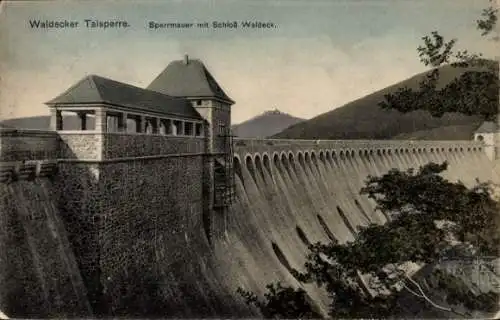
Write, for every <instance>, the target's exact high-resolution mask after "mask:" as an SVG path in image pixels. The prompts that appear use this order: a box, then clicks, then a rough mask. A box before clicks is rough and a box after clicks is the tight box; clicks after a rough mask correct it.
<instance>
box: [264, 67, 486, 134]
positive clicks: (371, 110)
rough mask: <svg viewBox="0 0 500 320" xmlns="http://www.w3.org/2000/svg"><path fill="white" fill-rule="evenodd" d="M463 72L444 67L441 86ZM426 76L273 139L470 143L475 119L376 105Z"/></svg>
mask: <svg viewBox="0 0 500 320" xmlns="http://www.w3.org/2000/svg"><path fill="white" fill-rule="evenodd" d="M466 70H470V69H464V68H455V67H452V66H444V67H442V68H441V69H440V79H439V81H440V84H441V85H443V84H446V83H449V82H450V81H451V80H452V79H455V78H457V77H459V76H460V75H461V74H463V73H464V72H465V71H466ZM425 75H426V73H421V74H417V75H415V76H413V77H411V78H409V79H406V80H404V81H402V82H399V83H397V84H394V85H392V86H389V87H387V88H384V89H382V90H379V91H377V92H374V93H372V94H370V95H367V96H365V97H363V98H360V99H358V100H355V101H352V102H349V103H347V104H345V105H344V106H342V107H339V108H336V109H334V110H332V111H329V112H326V113H323V114H321V115H319V116H317V117H315V118H312V119H310V120H308V121H304V122H302V123H298V124H296V125H293V126H291V127H289V128H287V129H285V130H283V131H282V132H280V133H278V134H276V135H274V136H273V138H281V139H396V138H397V139H408V138H413V139H451V140H458V139H469V138H471V137H472V135H473V132H474V130H476V129H477V128H478V127H479V126H480V124H481V122H482V121H481V120H480V119H479V118H478V117H475V116H465V115H462V114H456V113H448V114H445V115H444V116H443V117H442V118H434V117H432V116H431V115H430V114H429V113H427V112H424V111H415V112H410V113H406V114H404V113H400V112H398V111H395V110H383V109H382V108H380V107H379V106H378V103H379V102H381V101H383V100H384V95H385V94H387V93H392V92H395V91H396V90H397V89H399V88H402V87H405V86H408V87H410V88H414V89H415V88H418V84H419V83H420V82H421V81H422V79H424V77H425ZM441 135H442V136H441Z"/></svg>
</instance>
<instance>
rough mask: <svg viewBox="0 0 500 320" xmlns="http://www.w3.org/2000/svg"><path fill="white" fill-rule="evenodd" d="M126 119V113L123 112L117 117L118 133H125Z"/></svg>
mask: <svg viewBox="0 0 500 320" xmlns="http://www.w3.org/2000/svg"><path fill="white" fill-rule="evenodd" d="M127 117H128V114H127V113H126V112H123V113H121V114H120V115H119V118H118V131H120V132H127Z"/></svg>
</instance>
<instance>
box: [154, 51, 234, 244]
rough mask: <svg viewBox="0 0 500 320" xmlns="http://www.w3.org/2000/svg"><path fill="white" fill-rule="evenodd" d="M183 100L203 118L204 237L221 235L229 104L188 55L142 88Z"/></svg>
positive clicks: (227, 192)
mask: <svg viewBox="0 0 500 320" xmlns="http://www.w3.org/2000/svg"><path fill="white" fill-rule="evenodd" d="M146 89H148V90H152V91H157V92H160V93H163V94H165V95H168V96H171V97H178V98H182V99H186V100H188V101H190V102H191V105H192V106H193V107H194V108H195V109H196V111H198V113H199V114H200V115H201V117H202V118H203V119H204V120H205V126H204V128H205V137H206V140H205V161H204V165H205V170H204V172H205V176H204V179H203V180H204V186H203V190H204V203H205V208H204V211H205V212H204V225H205V231H206V233H207V236H208V237H209V238H211V237H212V236H216V237H220V236H223V235H224V234H225V231H226V224H227V210H226V209H227V207H228V205H229V202H230V199H231V198H232V192H233V186H232V183H233V178H232V158H233V157H232V143H231V106H232V105H233V104H234V101H233V100H232V99H231V98H229V96H228V95H227V94H226V93H225V92H224V91H223V90H222V88H221V86H220V85H219V84H218V83H217V81H216V80H215V78H214V77H213V76H212V75H211V74H210V72H209V71H208V70H207V68H206V67H205V65H204V64H203V63H202V62H201V61H200V60H197V59H190V58H189V56H188V55H185V56H184V59H183V60H176V61H172V62H171V63H170V64H169V65H168V66H167V67H166V68H165V70H163V71H162V72H161V73H160V74H159V75H158V76H157V77H156V78H155V79H154V80H153V82H151V84H150V85H149V86H148V87H147V88H146Z"/></svg>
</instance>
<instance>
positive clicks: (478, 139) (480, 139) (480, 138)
mask: <svg viewBox="0 0 500 320" xmlns="http://www.w3.org/2000/svg"><path fill="white" fill-rule="evenodd" d="M476 140H477V141H484V137H483V136H482V135H478V136H477V137H476Z"/></svg>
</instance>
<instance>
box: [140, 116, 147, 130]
mask: <svg viewBox="0 0 500 320" xmlns="http://www.w3.org/2000/svg"><path fill="white" fill-rule="evenodd" d="M140 117H141V118H140V119H141V120H140V121H141V122H140V124H139V132H140V133H146V116H140Z"/></svg>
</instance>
